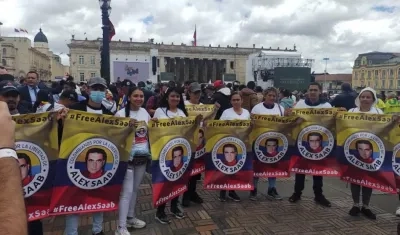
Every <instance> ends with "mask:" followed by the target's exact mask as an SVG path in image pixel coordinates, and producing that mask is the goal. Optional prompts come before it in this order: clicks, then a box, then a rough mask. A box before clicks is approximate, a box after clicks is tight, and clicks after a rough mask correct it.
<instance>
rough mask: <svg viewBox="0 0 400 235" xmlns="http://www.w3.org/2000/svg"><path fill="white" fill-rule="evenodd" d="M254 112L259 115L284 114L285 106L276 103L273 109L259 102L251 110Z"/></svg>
mask: <svg viewBox="0 0 400 235" xmlns="http://www.w3.org/2000/svg"><path fill="white" fill-rule="evenodd" d="M251 113H252V114H259V115H278V116H284V113H285V108H284V107H282V106H281V105H279V104H277V103H275V104H274V107H273V108H272V109H267V108H265V106H264V103H259V104H257V105H256V106H254V107H253V109H252V110H251Z"/></svg>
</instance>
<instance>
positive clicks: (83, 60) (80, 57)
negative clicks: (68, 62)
mask: <svg viewBox="0 0 400 235" xmlns="http://www.w3.org/2000/svg"><path fill="white" fill-rule="evenodd" d="M84 63H85V59H84V57H83V55H80V56H79V64H84Z"/></svg>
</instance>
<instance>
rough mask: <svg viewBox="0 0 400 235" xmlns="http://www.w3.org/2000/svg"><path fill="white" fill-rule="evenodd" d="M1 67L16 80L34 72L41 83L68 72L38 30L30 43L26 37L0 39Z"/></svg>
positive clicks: (44, 36)
mask: <svg viewBox="0 0 400 235" xmlns="http://www.w3.org/2000/svg"><path fill="white" fill-rule="evenodd" d="M0 39H1V40H0V58H1V65H2V66H4V67H5V68H6V69H7V71H8V72H9V73H10V74H12V75H13V76H14V77H16V78H22V77H25V76H26V74H27V72H29V71H36V72H37V73H38V74H39V79H41V80H43V81H48V80H54V78H55V77H56V76H63V75H64V73H65V72H67V71H69V68H68V67H67V66H64V65H63V64H62V63H61V58H60V56H58V55H56V54H54V53H53V52H52V51H50V49H49V43H48V40H47V37H46V35H45V34H44V33H43V32H42V29H39V32H38V33H37V34H36V36H35V38H34V40H33V44H34V45H33V47H32V41H31V40H30V39H29V38H27V37H0Z"/></svg>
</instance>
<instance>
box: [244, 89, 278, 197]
mask: <svg viewBox="0 0 400 235" xmlns="http://www.w3.org/2000/svg"><path fill="white" fill-rule="evenodd" d="M263 93H264V94H263V95H264V102H262V103H259V104H257V105H256V106H254V108H253V109H252V110H251V114H259V115H276V116H284V114H285V109H284V108H283V107H282V106H281V105H279V104H277V103H275V101H276V98H277V97H278V91H277V90H276V89H275V88H273V87H270V88H268V89H266V90H265V91H264V92H263ZM271 143H272V144H274V142H273V141H271ZM267 144H268V143H266V145H267ZM276 144H277V143H276ZM276 144H275V145H274V146H275V147H274V148H276ZM267 148H268V147H267ZM258 180H259V178H258V177H254V190H252V191H251V192H250V200H252V201H255V200H257V185H258ZM267 197H269V198H271V199H275V200H282V197H281V196H280V195H279V194H278V191H277V190H276V177H269V178H268V193H267Z"/></svg>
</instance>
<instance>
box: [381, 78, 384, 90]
mask: <svg viewBox="0 0 400 235" xmlns="http://www.w3.org/2000/svg"><path fill="white" fill-rule="evenodd" d="M381 88H385V80H382V81H381Z"/></svg>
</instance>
